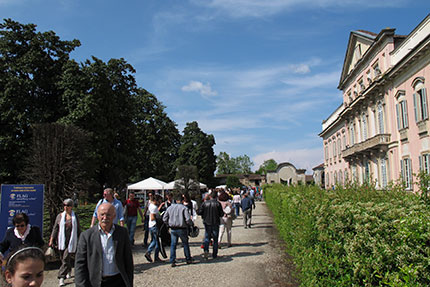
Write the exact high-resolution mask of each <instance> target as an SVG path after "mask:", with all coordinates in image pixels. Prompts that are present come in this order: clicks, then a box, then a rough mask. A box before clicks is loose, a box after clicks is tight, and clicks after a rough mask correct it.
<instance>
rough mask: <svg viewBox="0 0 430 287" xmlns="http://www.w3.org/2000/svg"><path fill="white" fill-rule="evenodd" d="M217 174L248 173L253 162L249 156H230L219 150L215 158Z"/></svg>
mask: <svg viewBox="0 0 430 287" xmlns="http://www.w3.org/2000/svg"><path fill="white" fill-rule="evenodd" d="M216 163H217V174H249V173H251V167H252V166H253V165H254V163H253V162H252V161H251V159H250V158H249V156H247V155H246V154H245V155H241V156H238V157H236V158H234V157H230V155H229V154H228V153H226V152H220V153H219V155H218V156H217V159H216Z"/></svg>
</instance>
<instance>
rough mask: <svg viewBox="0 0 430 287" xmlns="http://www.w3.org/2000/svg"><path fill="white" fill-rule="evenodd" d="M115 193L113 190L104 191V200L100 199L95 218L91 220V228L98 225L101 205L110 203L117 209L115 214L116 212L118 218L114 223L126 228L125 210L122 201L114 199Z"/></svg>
mask: <svg viewBox="0 0 430 287" xmlns="http://www.w3.org/2000/svg"><path fill="white" fill-rule="evenodd" d="M114 194H115V193H114V191H113V189H112V188H106V189H105V190H104V191H103V197H104V198H103V199H100V200H99V202H98V203H97V206H96V208H95V209H94V214H93V218H92V219H91V227H93V226H94V224H95V223H96V220H97V210H98V208H99V206H100V204H102V203H110V204H112V205H113V206H114V207H115V212H116V216H115V218H114V219H113V223H115V224H118V221H119V224H120V225H121V226H124V209H123V207H122V203H121V201H119V200H118V199H116V198H115V197H114Z"/></svg>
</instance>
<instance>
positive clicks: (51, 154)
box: [25, 123, 91, 227]
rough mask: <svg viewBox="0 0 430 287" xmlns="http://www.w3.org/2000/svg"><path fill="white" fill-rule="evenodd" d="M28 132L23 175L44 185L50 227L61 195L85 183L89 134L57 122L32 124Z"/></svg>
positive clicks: (80, 189) (83, 185)
mask: <svg viewBox="0 0 430 287" xmlns="http://www.w3.org/2000/svg"><path fill="white" fill-rule="evenodd" d="M32 134H33V137H32V145H31V149H30V150H31V152H30V156H29V157H28V158H27V160H26V162H27V168H26V173H25V177H26V179H28V180H29V181H30V182H38V183H43V184H44V185H45V196H44V198H45V208H46V209H48V211H49V215H50V222H51V224H50V226H51V227H52V226H54V221H55V217H56V216H57V214H58V212H59V211H60V210H61V209H62V201H63V200H64V198H67V197H72V195H73V193H74V192H78V191H83V190H85V189H86V187H87V186H88V184H89V180H90V176H91V170H89V169H88V167H89V165H88V164H87V162H88V160H89V153H88V151H89V140H90V137H89V135H88V134H87V133H86V132H85V131H83V130H81V129H79V128H77V127H74V126H66V125H62V124H58V123H51V124H38V125H34V126H33V127H32Z"/></svg>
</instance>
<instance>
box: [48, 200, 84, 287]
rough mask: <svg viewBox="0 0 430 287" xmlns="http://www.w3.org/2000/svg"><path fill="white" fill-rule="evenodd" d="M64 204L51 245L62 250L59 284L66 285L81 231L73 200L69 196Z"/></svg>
mask: <svg viewBox="0 0 430 287" xmlns="http://www.w3.org/2000/svg"><path fill="white" fill-rule="evenodd" d="M63 205H64V211H63V212H61V213H60V214H58V215H57V218H56V219H55V223H54V227H53V229H52V233H51V237H50V239H49V246H50V247H54V245H56V247H57V248H58V250H59V251H60V260H61V267H60V269H59V270H58V279H59V281H60V282H59V286H65V285H66V283H65V282H64V280H65V279H66V278H70V277H71V273H72V265H73V256H74V255H75V253H76V249H77V246H78V238H79V235H80V233H81V228H80V227H79V220H78V217H77V216H76V214H75V212H74V211H73V200H72V199H70V198H67V199H65V200H64V201H63ZM54 242H55V243H56V244H54Z"/></svg>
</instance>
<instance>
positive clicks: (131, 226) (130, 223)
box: [127, 216, 137, 244]
mask: <svg viewBox="0 0 430 287" xmlns="http://www.w3.org/2000/svg"><path fill="white" fill-rule="evenodd" d="M136 222H137V216H127V228H128V237H129V238H130V242H131V244H134V232H135V231H136Z"/></svg>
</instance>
